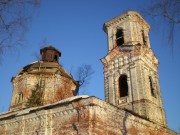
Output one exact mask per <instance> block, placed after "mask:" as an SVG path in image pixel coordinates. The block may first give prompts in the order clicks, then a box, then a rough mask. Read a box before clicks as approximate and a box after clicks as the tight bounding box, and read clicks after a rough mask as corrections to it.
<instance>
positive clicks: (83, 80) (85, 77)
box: [77, 65, 94, 87]
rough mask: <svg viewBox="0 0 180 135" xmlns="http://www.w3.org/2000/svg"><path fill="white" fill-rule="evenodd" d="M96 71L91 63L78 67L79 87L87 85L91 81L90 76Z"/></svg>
mask: <svg viewBox="0 0 180 135" xmlns="http://www.w3.org/2000/svg"><path fill="white" fill-rule="evenodd" d="M93 73H94V71H93V70H92V67H91V66H90V65H83V66H81V67H79V68H78V72H77V75H78V82H79V87H82V86H85V85H86V84H88V83H89V79H90V76H91V75H92V74H93Z"/></svg>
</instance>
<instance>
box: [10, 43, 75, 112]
mask: <svg viewBox="0 0 180 135" xmlns="http://www.w3.org/2000/svg"><path fill="white" fill-rule="evenodd" d="M40 53H41V56H42V57H41V61H36V62H33V63H32V64H29V65H27V66H25V67H23V68H22V69H21V70H20V72H19V73H18V74H17V75H16V76H15V77H13V78H12V83H13V94H12V100H11V106H10V108H9V109H10V110H11V111H12V110H19V109H23V108H28V107H33V106H39V105H46V104H51V103H54V102H57V101H59V100H62V99H65V98H68V97H72V96H75V95H76V94H77V91H78V82H76V81H75V80H74V79H73V77H72V76H71V75H69V74H68V72H66V71H65V70H64V69H63V67H62V66H61V65H60V64H59V62H58V59H59V57H60V56H61V53H60V52H59V51H58V50H57V49H55V48H54V47H52V46H50V47H45V48H43V49H41V50H40ZM33 94H34V95H33ZM38 94H39V95H38ZM37 102H38V103H37Z"/></svg>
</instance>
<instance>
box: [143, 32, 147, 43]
mask: <svg viewBox="0 0 180 135" xmlns="http://www.w3.org/2000/svg"><path fill="white" fill-rule="evenodd" d="M142 39H143V43H144V45H145V46H146V45H147V37H146V36H145V33H144V30H142Z"/></svg>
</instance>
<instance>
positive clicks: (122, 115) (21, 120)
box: [0, 96, 176, 135]
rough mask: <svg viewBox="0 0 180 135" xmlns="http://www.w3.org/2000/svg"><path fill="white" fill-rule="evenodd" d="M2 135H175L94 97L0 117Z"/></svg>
mask: <svg viewBox="0 0 180 135" xmlns="http://www.w3.org/2000/svg"><path fill="white" fill-rule="evenodd" d="M0 134H1V135H12V134H16V135H22V134H23V135H35V134H39V135H77V134H78V135H125V134H128V135H137V134H142V135H160V134H161V135H176V133H175V132H173V131H171V130H169V129H167V128H165V127H163V126H161V125H159V124H155V123H154V122H150V121H147V120H145V119H143V118H140V117H137V116H134V115H132V114H131V113H129V112H127V111H124V110H122V109H119V108H118V107H115V106H113V105H111V104H109V103H107V102H105V101H102V100H100V99H97V98H96V97H85V96H84V97H83V96H82V97H74V98H68V99H65V100H62V101H59V102H57V103H54V104H51V105H46V106H42V107H37V108H30V109H25V110H21V111H16V112H9V113H5V114H1V115H0Z"/></svg>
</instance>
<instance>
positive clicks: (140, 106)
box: [101, 11, 167, 126]
mask: <svg viewBox="0 0 180 135" xmlns="http://www.w3.org/2000/svg"><path fill="white" fill-rule="evenodd" d="M119 29H120V30H121V31H122V32H121V35H120V37H117V36H119V35H117V34H116V33H118V31H119ZM149 29H150V26H149V24H148V23H147V22H146V21H145V20H144V19H143V18H142V17H141V15H140V14H139V13H137V12H134V11H128V12H126V13H124V14H122V15H120V16H118V17H116V18H114V19H112V20H110V21H108V22H106V23H105V24H104V30H105V32H106V33H107V37H108V54H107V55H106V56H105V57H104V58H102V59H101V61H102V63H103V65H104V80H105V99H106V101H107V102H110V103H112V104H114V105H116V106H118V107H121V108H126V109H127V110H130V111H132V112H134V113H135V114H138V115H140V116H142V117H144V118H146V119H149V120H152V121H154V122H157V123H159V124H162V125H163V126H166V125H167V123H166V117H165V112H164V108H163V104H162V97H161V90H160V85H159V76H158V60H157V58H156V56H155V55H154V53H153V51H152V50H151V46H150V43H149V36H148V32H149ZM119 38H120V39H122V38H123V40H122V41H121V42H120V43H122V44H119V42H117V41H118V40H119ZM122 76H126V78H127V80H126V82H127V91H128V92H127V95H125V96H121V95H120V94H119V93H121V91H122V90H123V89H121V88H120V86H121V85H122V83H123V82H120V80H119V79H120V78H121V77H122Z"/></svg>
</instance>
